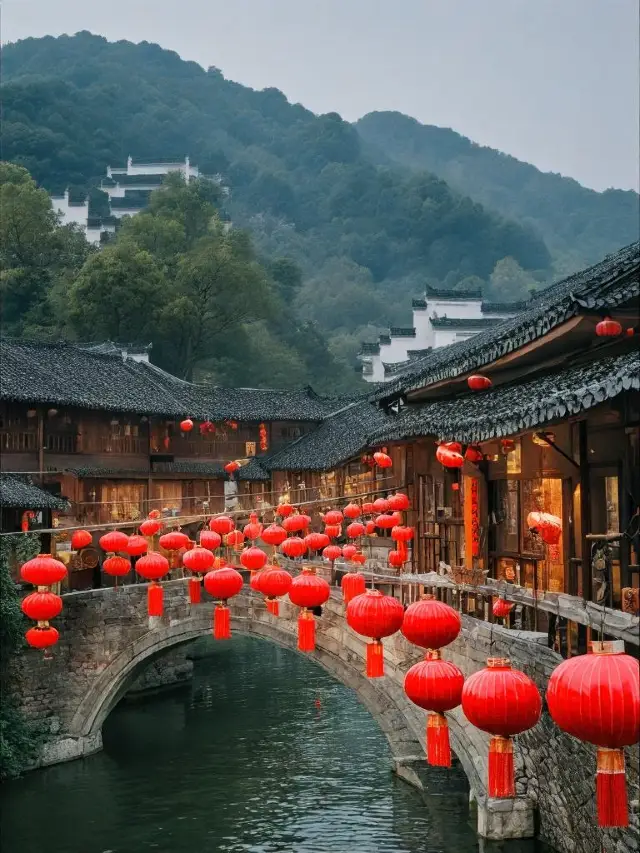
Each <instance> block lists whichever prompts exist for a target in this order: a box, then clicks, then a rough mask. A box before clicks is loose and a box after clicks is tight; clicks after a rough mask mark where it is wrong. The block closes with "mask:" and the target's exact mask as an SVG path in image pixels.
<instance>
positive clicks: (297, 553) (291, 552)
mask: <svg viewBox="0 0 640 853" xmlns="http://www.w3.org/2000/svg"><path fill="white" fill-rule="evenodd" d="M280 550H281V551H282V553H283V554H284V555H285V556H286V557H289V558H290V559H291V560H295V559H297V558H298V557H302V556H303V555H304V554H306V553H307V543H306V542H305V540H304V539H301V538H300V537H299V536H291V537H290V538H289V539H285V540H284V542H283V543H282V545H281V546H280Z"/></svg>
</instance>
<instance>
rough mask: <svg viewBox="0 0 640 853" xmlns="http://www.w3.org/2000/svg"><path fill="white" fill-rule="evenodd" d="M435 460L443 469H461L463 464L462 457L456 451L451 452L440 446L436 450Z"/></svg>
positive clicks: (442, 445)
mask: <svg viewBox="0 0 640 853" xmlns="http://www.w3.org/2000/svg"><path fill="white" fill-rule="evenodd" d="M436 459H437V460H438V462H439V463H440V464H441V465H443V466H444V467H445V468H461V467H462V465H463V464H464V457H463V456H462V454H461V453H459V452H458V451H456V450H451V449H450V448H448V447H445V445H444V444H440V445H439V446H438V449H437V450H436Z"/></svg>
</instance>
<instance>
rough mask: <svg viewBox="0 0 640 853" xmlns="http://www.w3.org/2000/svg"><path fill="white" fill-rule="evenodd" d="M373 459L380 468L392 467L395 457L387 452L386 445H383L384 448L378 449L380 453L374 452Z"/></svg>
mask: <svg viewBox="0 0 640 853" xmlns="http://www.w3.org/2000/svg"><path fill="white" fill-rule="evenodd" d="M373 461H374V462H375V463H376V465H377V466H378V468H391V466H392V465H393V459H392V458H391V457H390V456H389V454H388V453H387V448H386V447H383V448H382V450H380V451H378V453H374V454H373Z"/></svg>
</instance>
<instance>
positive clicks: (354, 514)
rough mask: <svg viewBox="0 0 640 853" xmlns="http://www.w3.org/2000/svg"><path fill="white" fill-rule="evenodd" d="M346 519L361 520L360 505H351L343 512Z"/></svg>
mask: <svg viewBox="0 0 640 853" xmlns="http://www.w3.org/2000/svg"><path fill="white" fill-rule="evenodd" d="M342 513H343V515H344V517H345V518H360V513H361V510H360V507H359V506H358V504H354V503H349V504H347V505H346V507H345V508H344V509H343V511H342Z"/></svg>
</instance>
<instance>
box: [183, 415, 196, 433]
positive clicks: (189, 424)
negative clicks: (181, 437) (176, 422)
mask: <svg viewBox="0 0 640 853" xmlns="http://www.w3.org/2000/svg"><path fill="white" fill-rule="evenodd" d="M192 429H193V421H192V420H191V418H185V419H184V420H183V421H180V432H191V430H192Z"/></svg>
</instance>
